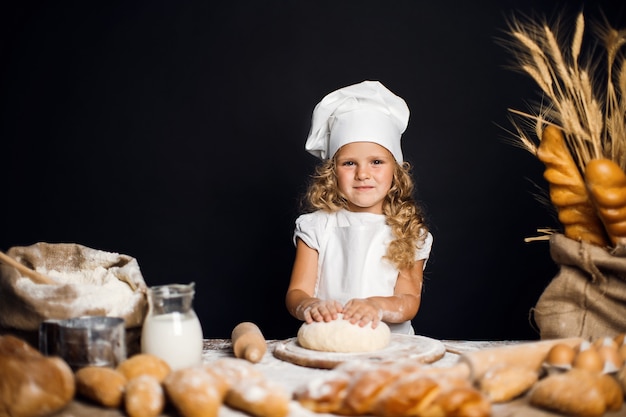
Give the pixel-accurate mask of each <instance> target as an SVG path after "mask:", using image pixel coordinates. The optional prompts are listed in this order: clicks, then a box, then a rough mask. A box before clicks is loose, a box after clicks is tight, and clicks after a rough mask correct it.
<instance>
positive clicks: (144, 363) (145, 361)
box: [117, 353, 171, 382]
mask: <svg viewBox="0 0 626 417" xmlns="http://www.w3.org/2000/svg"><path fill="white" fill-rule="evenodd" d="M117 371H118V372H120V373H122V374H123V375H124V376H125V377H126V379H128V380H129V381H130V380H131V379H133V378H136V377H138V376H139V375H151V376H153V377H155V378H156V379H157V380H158V381H159V382H163V380H164V379H165V377H166V376H167V375H168V374H169V373H170V372H171V368H170V366H169V365H168V363H167V362H166V361H164V360H163V359H161V358H159V357H158V356H155V355H152V354H149V353H138V354H136V355H134V356H131V357H130V358H127V359H126V360H124V361H122V363H120V364H119V365H118V366H117Z"/></svg>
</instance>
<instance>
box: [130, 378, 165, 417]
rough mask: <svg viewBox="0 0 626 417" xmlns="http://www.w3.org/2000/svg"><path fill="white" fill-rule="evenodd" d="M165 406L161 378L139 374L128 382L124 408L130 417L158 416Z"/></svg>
mask: <svg viewBox="0 0 626 417" xmlns="http://www.w3.org/2000/svg"><path fill="white" fill-rule="evenodd" d="M164 407H165V394H164V392H163V387H162V386H161V383H160V382H159V380H158V379H157V378H156V377H154V376H152V375H148V374H145V375H139V376H138V377H136V378H133V379H131V380H130V381H128V383H127V384H126V392H125V394H124V410H125V411H126V414H127V415H128V417H156V416H158V415H159V414H161V412H162V411H163V408H164Z"/></svg>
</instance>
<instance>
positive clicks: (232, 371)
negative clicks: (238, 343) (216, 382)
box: [203, 358, 263, 386]
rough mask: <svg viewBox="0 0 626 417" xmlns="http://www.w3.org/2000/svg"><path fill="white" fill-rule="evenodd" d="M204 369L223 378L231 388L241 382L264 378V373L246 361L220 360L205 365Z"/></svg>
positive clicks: (237, 359)
mask: <svg viewBox="0 0 626 417" xmlns="http://www.w3.org/2000/svg"><path fill="white" fill-rule="evenodd" d="M203 367H204V369H206V370H207V371H209V372H211V373H214V374H216V375H219V376H220V377H222V379H223V380H224V381H225V382H226V383H228V385H229V386H230V385H233V384H237V383H239V382H240V381H245V380H250V379H259V378H263V373H262V372H261V371H259V369H258V368H256V367H255V366H254V365H253V364H252V363H250V362H248V361H247V360H245V359H239V358H220V359H217V360H216V361H213V362H210V363H207V364H205V365H203Z"/></svg>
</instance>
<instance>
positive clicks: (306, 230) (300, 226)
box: [293, 213, 320, 251]
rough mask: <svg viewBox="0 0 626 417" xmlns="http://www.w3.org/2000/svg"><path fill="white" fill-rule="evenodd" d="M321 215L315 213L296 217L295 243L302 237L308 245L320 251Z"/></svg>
mask: <svg viewBox="0 0 626 417" xmlns="http://www.w3.org/2000/svg"><path fill="white" fill-rule="evenodd" d="M319 220H320V219H319V216H316V215H315V213H308V214H303V215H301V216H300V217H298V218H297V219H296V228H295V231H294V233H293V244H294V245H296V244H297V239H298V238H300V239H302V241H303V242H304V243H306V245H307V246H308V247H310V248H311V249H315V250H317V251H319V247H320V246H319V236H320V234H319V230H320V227H319Z"/></svg>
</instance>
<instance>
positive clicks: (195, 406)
mask: <svg viewBox="0 0 626 417" xmlns="http://www.w3.org/2000/svg"><path fill="white" fill-rule="evenodd" d="M163 387H164V388H165V393H166V395H167V398H168V399H169V400H170V402H171V404H172V405H173V406H174V408H176V410H177V411H178V413H179V414H180V415H181V417H217V415H218V413H219V409H220V407H221V406H222V404H223V403H224V396H225V395H226V391H227V389H228V384H227V383H226V381H224V380H223V379H222V377H220V376H218V375H217V374H214V373H212V372H210V371H209V370H207V369H205V368H203V367H193V368H183V369H178V370H175V371H172V372H170V374H169V375H168V376H167V377H166V378H165V379H164V380H163Z"/></svg>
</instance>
